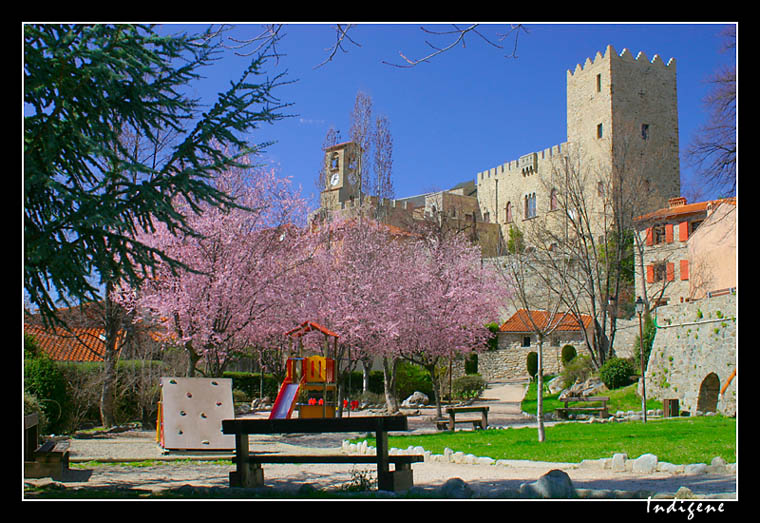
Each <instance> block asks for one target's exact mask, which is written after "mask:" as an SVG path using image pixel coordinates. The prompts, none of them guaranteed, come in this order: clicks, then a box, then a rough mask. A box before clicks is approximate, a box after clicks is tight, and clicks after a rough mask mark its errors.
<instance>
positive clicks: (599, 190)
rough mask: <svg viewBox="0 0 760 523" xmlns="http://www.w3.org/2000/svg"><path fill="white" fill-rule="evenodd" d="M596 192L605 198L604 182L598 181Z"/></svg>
mask: <svg viewBox="0 0 760 523" xmlns="http://www.w3.org/2000/svg"><path fill="white" fill-rule="evenodd" d="M596 192H597V194H598V195H599V197H600V198H604V182H597V184H596Z"/></svg>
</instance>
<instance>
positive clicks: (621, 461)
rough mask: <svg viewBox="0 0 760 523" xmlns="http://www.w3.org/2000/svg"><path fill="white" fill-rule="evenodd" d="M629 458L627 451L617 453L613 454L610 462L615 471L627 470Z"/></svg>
mask: <svg viewBox="0 0 760 523" xmlns="http://www.w3.org/2000/svg"><path fill="white" fill-rule="evenodd" d="M627 459H628V455H627V454H625V453H621V452H619V453H616V454H613V455H612V461H611V462H610V468H611V469H612V470H613V471H614V472H625V461H626V460H627Z"/></svg>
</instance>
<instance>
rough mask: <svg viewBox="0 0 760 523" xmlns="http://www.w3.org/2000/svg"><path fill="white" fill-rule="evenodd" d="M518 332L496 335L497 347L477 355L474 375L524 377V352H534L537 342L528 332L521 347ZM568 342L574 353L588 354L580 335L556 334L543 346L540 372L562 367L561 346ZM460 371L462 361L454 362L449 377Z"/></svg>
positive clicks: (510, 378)
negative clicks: (476, 366) (526, 340)
mask: <svg viewBox="0 0 760 523" xmlns="http://www.w3.org/2000/svg"><path fill="white" fill-rule="evenodd" d="M522 338H523V335H522V334H499V342H498V347H499V348H498V349H496V350H493V351H486V352H481V353H479V354H478V374H480V375H481V376H482V377H483V379H485V380H486V381H501V380H517V379H525V378H528V367H527V360H528V353H529V352H538V342H537V340H536V336H535V335H531V340H530V346H529V347H523V346H522ZM567 344H570V345H572V346H573V347H575V350H576V352H577V353H578V354H586V355H588V351H587V350H586V348H585V343H584V342H583V339H582V337H581V334H569V333H560V334H559V335H557V336H556V337H555V339H554V340H553V341H551V340H550V341H545V342H544V346H543V356H544V361H543V364H544V375H547V374H559V372H560V371H561V370H562V362H561V357H562V347H563V346H564V345H567ZM463 374H464V363H463V362H462V361H456V362H455V363H454V366H453V373H452V376H453V377H454V378H455V379H456V378H457V377H459V376H461V375H463Z"/></svg>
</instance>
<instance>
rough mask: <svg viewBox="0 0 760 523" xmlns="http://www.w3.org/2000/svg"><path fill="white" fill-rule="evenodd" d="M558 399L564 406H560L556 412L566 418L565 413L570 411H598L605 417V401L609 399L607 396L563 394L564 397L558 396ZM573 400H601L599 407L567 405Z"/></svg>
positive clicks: (583, 401) (590, 401)
mask: <svg viewBox="0 0 760 523" xmlns="http://www.w3.org/2000/svg"><path fill="white" fill-rule="evenodd" d="M560 401H562V402H563V403H564V404H565V406H564V407H560V408H557V409H556V412H557V414H559V415H560V416H561V417H563V418H566V417H567V415H568V414H569V413H571V412H598V413H599V414H600V416H601V417H603V418H606V417H607V416H608V413H607V402H608V401H610V398H609V397H608V396H587V397H584V396H565V397H564V398H560ZM575 402H581V403H596V402H601V403H602V406H601V407H590V406H581V407H569V406H568V405H569V404H570V403H575Z"/></svg>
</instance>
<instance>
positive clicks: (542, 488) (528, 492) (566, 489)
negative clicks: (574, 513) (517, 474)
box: [520, 469, 578, 499]
mask: <svg viewBox="0 0 760 523" xmlns="http://www.w3.org/2000/svg"><path fill="white" fill-rule="evenodd" d="M520 493H521V494H522V495H524V496H525V497H531V498H544V499H570V498H576V497H578V494H577V493H576V492H575V487H574V486H573V482H572V481H571V480H570V476H568V475H567V473H566V472H564V471H562V470H559V469H554V470H550V471H549V472H547V473H546V474H544V475H543V476H541V477H540V478H538V480H536V481H534V482H533V483H523V484H522V485H520Z"/></svg>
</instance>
